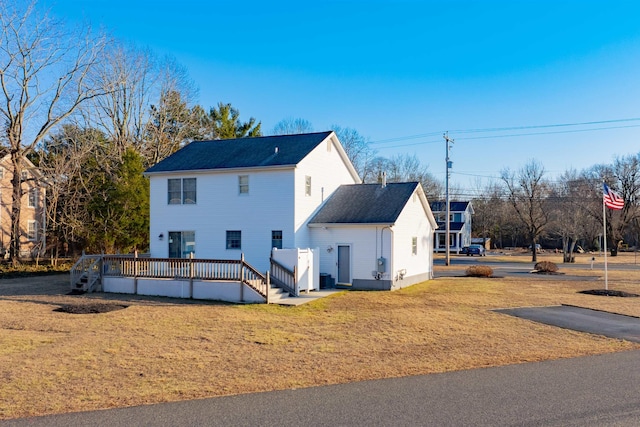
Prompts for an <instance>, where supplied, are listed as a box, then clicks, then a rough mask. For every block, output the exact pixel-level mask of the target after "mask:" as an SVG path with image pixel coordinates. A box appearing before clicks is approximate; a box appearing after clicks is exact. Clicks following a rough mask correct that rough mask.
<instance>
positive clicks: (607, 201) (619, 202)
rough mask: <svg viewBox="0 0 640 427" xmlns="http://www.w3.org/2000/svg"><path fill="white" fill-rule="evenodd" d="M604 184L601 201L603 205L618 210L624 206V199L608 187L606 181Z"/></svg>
mask: <svg viewBox="0 0 640 427" xmlns="http://www.w3.org/2000/svg"><path fill="white" fill-rule="evenodd" d="M603 185H604V194H603V196H602V197H603V201H604V205H605V206H606V207H608V208H609V209H615V210H620V209H622V208H623V207H624V199H623V198H622V197H620V196H618V195H617V194H616V193H615V192H614V191H613V190H611V189H610V188H609V186H608V185H607V184H606V183H603Z"/></svg>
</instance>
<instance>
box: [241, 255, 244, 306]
mask: <svg viewBox="0 0 640 427" xmlns="http://www.w3.org/2000/svg"><path fill="white" fill-rule="evenodd" d="M240 302H244V253H241V254H240Z"/></svg>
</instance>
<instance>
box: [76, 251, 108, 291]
mask: <svg viewBox="0 0 640 427" xmlns="http://www.w3.org/2000/svg"><path fill="white" fill-rule="evenodd" d="M101 270H102V255H84V254H83V255H82V257H80V259H79V260H78V261H77V262H76V263H75V264H74V265H73V267H71V291H72V292H96V291H99V290H100V289H101V287H102V281H101V280H100V279H101V275H100V272H101Z"/></svg>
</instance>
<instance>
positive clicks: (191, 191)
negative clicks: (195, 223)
mask: <svg viewBox="0 0 640 427" xmlns="http://www.w3.org/2000/svg"><path fill="white" fill-rule="evenodd" d="M167 189H168V190H167V202H168V203H169V204H170V205H179V204H184V205H194V204H195V203H196V179H195V178H175V179H169V180H167Z"/></svg>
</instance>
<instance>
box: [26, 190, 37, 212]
mask: <svg viewBox="0 0 640 427" xmlns="http://www.w3.org/2000/svg"><path fill="white" fill-rule="evenodd" d="M28 206H29V207H30V208H35V207H38V189H37V188H32V189H30V190H29V204H28Z"/></svg>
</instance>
